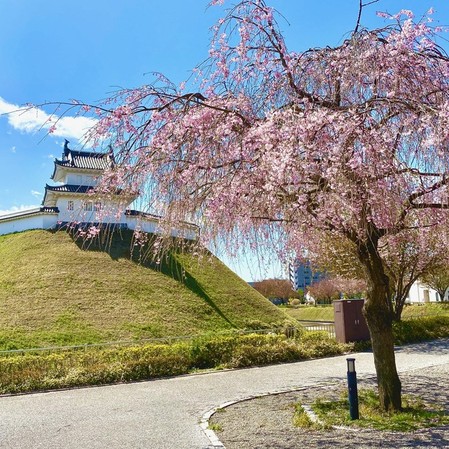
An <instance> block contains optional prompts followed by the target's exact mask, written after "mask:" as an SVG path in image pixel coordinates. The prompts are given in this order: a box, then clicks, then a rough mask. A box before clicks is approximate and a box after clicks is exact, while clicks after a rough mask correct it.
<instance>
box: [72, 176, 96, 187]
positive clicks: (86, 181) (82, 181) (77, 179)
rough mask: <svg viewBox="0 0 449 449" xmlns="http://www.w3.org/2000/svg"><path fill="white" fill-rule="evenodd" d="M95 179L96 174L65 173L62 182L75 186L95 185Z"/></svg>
mask: <svg viewBox="0 0 449 449" xmlns="http://www.w3.org/2000/svg"><path fill="white" fill-rule="evenodd" d="M97 179H98V178H97V177H96V176H91V175H81V174H78V173H67V176H66V178H65V180H64V183H65V184H72V185H77V186H95V185H96V184H97Z"/></svg>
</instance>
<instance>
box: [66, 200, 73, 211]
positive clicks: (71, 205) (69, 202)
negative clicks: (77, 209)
mask: <svg viewBox="0 0 449 449" xmlns="http://www.w3.org/2000/svg"><path fill="white" fill-rule="evenodd" d="M73 208H74V206H73V201H72V200H69V201H67V210H73Z"/></svg>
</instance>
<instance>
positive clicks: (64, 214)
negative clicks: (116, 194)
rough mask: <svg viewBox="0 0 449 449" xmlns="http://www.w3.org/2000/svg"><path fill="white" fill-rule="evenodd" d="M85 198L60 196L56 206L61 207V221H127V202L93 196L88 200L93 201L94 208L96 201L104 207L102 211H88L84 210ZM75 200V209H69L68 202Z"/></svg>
mask: <svg viewBox="0 0 449 449" xmlns="http://www.w3.org/2000/svg"><path fill="white" fill-rule="evenodd" d="M85 200H86V198H85V197H84V198H83V199H81V198H78V197H76V196H66V197H60V198H58V201H57V202H56V206H57V207H58V209H59V218H58V220H59V221H61V222H95V223H97V222H99V223H125V222H126V219H125V216H124V210H125V206H126V205H125V204H119V203H115V204H114V203H112V202H105V201H104V200H101V199H99V198H95V197H92V198H91V199H90V198H89V199H88V200H87V201H91V202H92V209H94V208H95V203H97V202H100V203H101V207H102V209H101V210H100V211H95V210H92V211H86V210H84V207H83V206H84V201H85ZM69 201H73V210H68V202H69Z"/></svg>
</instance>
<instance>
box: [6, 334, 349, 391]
mask: <svg viewBox="0 0 449 449" xmlns="http://www.w3.org/2000/svg"><path fill="white" fill-rule="evenodd" d="M298 335H300V337H299V338H287V336H286V335H285V333H279V334H274V333H269V334H255V333H254V334H248V335H240V334H238V333H234V334H231V335H216V336H212V335H210V336H205V337H201V338H197V339H195V340H193V341H191V342H183V343H176V344H171V345H169V344H146V345H142V346H133V347H110V348H107V349H104V348H103V349H101V348H84V349H78V350H66V351H61V352H57V353H56V352H54V353H26V354H18V355H9V356H3V357H1V358H0V366H1V370H0V393H17V392H24V391H34V390H42V389H51V388H63V387H71V386H81V385H98V384H105V383H114V382H123V381H136V380H144V379H150V378H153V377H161V376H174V375H179V374H184V373H188V372H191V371H192V370H194V369H197V368H214V367H219V366H228V367H248V366H254V365H266V364H271V363H281V362H292V361H298V360H303V359H307V358H312V357H321V356H326V355H335V354H341V353H343V352H344V351H346V350H347V349H348V345H342V344H339V343H337V342H336V341H335V340H333V339H330V338H329V337H327V336H326V335H325V334H323V333H316V332H305V333H303V334H298Z"/></svg>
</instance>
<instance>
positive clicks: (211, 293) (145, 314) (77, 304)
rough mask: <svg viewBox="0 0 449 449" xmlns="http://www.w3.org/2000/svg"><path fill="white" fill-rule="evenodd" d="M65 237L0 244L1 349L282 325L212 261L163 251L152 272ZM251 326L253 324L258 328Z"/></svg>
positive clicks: (115, 250)
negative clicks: (163, 253)
mask: <svg viewBox="0 0 449 449" xmlns="http://www.w3.org/2000/svg"><path fill="white" fill-rule="evenodd" d="M83 246H85V243H84V244H83V242H81V241H74V240H73V239H72V237H71V236H70V235H69V234H68V233H66V232H64V231H59V232H55V233H52V232H47V231H27V232H22V233H17V234H9V235H5V236H0V349H14V348H26V347H42V346H48V345H73V344H84V343H98V342H106V341H117V340H127V339H143V338H156V337H167V336H182V335H196V334H202V333H208V332H214V331H223V330H228V329H233V328H245V327H254V326H257V324H259V325H263V324H265V325H267V326H268V325H270V326H276V325H282V324H283V323H285V321H286V320H287V319H288V318H287V317H286V315H285V314H284V312H283V311H281V310H279V309H278V308H276V307H275V306H273V305H272V304H271V303H270V302H269V301H268V300H266V299H265V298H264V297H262V296H261V295H260V294H259V293H257V292H256V291H255V290H254V289H253V288H251V287H250V286H248V285H247V284H246V282H244V281H243V280H242V279H240V278H239V277H238V276H237V275H235V274H234V273H233V272H232V271H230V270H229V269H228V268H227V267H226V266H225V265H224V264H222V263H221V262H220V261H219V260H218V259H216V258H215V257H212V256H210V257H204V256H203V257H202V258H201V259H199V258H198V257H197V256H194V255H193V254H190V253H186V252H184V253H182V252H181V251H174V250H172V251H171V252H169V253H168V254H167V255H166V257H164V258H163V259H162V263H161V264H160V265H158V266H154V265H152V264H151V263H150V262H142V261H139V258H138V257H134V259H137V260H132V259H133V258H132V257H130V249H131V248H132V245H131V233H129V232H124V233H121V234H118V233H115V234H114V235H113V236H112V238H111V239H110V242H109V244H107V245H103V246H101V245H99V244H98V245H97V244H96V245H91V246H90V247H89V248H88V249H86V248H83ZM257 322H259V323H257Z"/></svg>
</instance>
